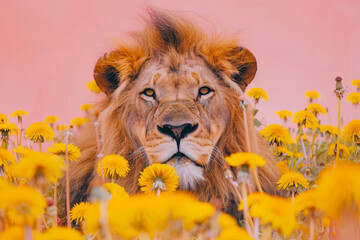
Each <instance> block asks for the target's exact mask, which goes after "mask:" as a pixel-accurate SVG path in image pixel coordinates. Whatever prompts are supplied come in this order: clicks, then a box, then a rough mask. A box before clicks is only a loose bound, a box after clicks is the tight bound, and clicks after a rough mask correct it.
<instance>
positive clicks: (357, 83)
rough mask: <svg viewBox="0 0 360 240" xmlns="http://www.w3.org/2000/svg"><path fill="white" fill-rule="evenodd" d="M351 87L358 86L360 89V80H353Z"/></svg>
mask: <svg viewBox="0 0 360 240" xmlns="http://www.w3.org/2000/svg"><path fill="white" fill-rule="evenodd" d="M351 85H352V86H356V87H357V88H360V79H355V80H352V81H351Z"/></svg>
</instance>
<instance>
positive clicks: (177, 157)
mask: <svg viewBox="0 0 360 240" xmlns="http://www.w3.org/2000/svg"><path fill="white" fill-rule="evenodd" d="M183 158H186V159H188V160H189V161H190V162H192V163H193V164H194V165H195V166H197V167H201V168H204V166H203V165H201V164H199V163H197V162H196V161H194V160H192V159H191V158H189V157H188V156H186V155H185V154H183V153H182V152H177V153H175V154H174V155H172V156H171V157H170V158H169V159H168V160H166V161H165V162H164V163H167V162H169V161H171V160H175V161H182V160H183Z"/></svg>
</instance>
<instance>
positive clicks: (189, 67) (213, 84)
mask: <svg viewBox="0 0 360 240" xmlns="http://www.w3.org/2000/svg"><path fill="white" fill-rule="evenodd" d="M133 89H134V90H133V94H134V99H136V101H137V104H136V112H138V113H139V117H138V118H137V121H136V124H135V125H134V129H138V130H137V131H135V135H136V137H137V138H138V139H139V140H140V142H141V144H142V146H143V147H144V149H145V151H146V154H147V157H148V160H149V163H166V164H168V165H171V166H173V167H175V170H176V172H177V173H178V175H179V180H180V187H181V188H183V189H190V188H194V187H195V184H196V182H198V181H201V180H203V169H204V168H205V167H206V166H207V165H208V163H209V161H211V156H212V153H213V152H214V149H215V148H216V144H217V142H218V140H219V138H220V136H221V135H222V133H223V132H224V129H225V125H226V122H227V121H228V119H229V113H228V112H227V110H226V109H225V108H224V103H223V96H222V93H221V86H220V85H219V83H218V82H217V77H216V76H215V74H214V73H213V72H212V71H211V70H210V69H209V67H207V66H206V64H205V62H204V61H203V60H202V59H200V58H194V59H187V60H186V61H184V64H182V65H180V66H179V67H178V69H176V70H175V71H174V70H172V69H171V68H170V67H169V66H168V65H167V64H166V62H164V61H150V62H148V63H147V64H146V65H145V66H144V68H143V69H142V71H141V73H140V74H139V76H138V77H137V79H136V80H135V81H134V86H133ZM135 89H136V90H135Z"/></svg>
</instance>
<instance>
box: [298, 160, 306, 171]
mask: <svg viewBox="0 0 360 240" xmlns="http://www.w3.org/2000/svg"><path fill="white" fill-rule="evenodd" d="M305 166H306V165H305V164H304V163H303V162H301V163H299V164H298V165H297V169H298V170H300V169H302V168H303V167H305Z"/></svg>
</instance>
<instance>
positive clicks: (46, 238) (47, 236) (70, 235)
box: [36, 227, 85, 240]
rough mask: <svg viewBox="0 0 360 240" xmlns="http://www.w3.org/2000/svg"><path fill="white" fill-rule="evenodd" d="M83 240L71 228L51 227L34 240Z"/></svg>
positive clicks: (77, 232) (78, 233)
mask: <svg viewBox="0 0 360 240" xmlns="http://www.w3.org/2000/svg"><path fill="white" fill-rule="evenodd" d="M63 239H69V240H70V239H71V240H84V239H85V238H84V237H83V236H82V234H81V233H80V232H79V231H77V230H74V229H72V228H67V227H52V228H49V229H48V230H46V231H45V232H44V233H42V234H40V235H39V236H38V237H37V238H36V240H63Z"/></svg>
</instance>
